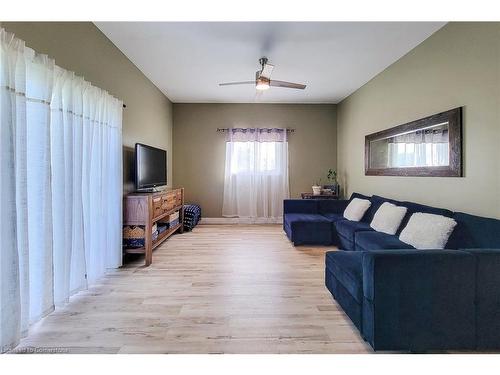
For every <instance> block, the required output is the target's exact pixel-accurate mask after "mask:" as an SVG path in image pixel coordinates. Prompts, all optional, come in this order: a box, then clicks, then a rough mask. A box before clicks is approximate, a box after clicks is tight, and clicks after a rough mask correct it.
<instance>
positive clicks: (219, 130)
mask: <svg viewBox="0 0 500 375" xmlns="http://www.w3.org/2000/svg"><path fill="white" fill-rule="evenodd" d="M249 129H261V128H249ZM264 129H277V128H264ZM229 130H231V129H229V128H217V132H222V133H224V132H228V131H229ZM286 132H287V133H294V132H295V129H288V128H287V129H286Z"/></svg>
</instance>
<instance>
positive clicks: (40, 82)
mask: <svg viewBox="0 0 500 375" xmlns="http://www.w3.org/2000/svg"><path fill="white" fill-rule="evenodd" d="M0 99H1V102H0V119H1V132H0V210H1V215H0V282H1V284H0V352H5V351H7V350H10V349H12V348H13V347H14V346H16V345H17V344H18V343H19V340H20V338H21V337H22V336H23V335H24V334H25V333H26V332H27V331H28V328H29V325H30V324H32V323H34V322H36V321H37V320H39V319H40V318H42V317H43V316H45V315H47V314H48V313H50V312H51V311H53V309H54V308H55V306H57V305H60V304H63V303H65V302H67V301H68V299H69V296H70V295H71V294H73V293H75V292H77V291H79V290H81V289H85V288H87V286H88V284H89V283H92V282H93V281H95V280H96V279H98V278H99V277H100V276H102V275H103V274H104V272H105V270H106V268H116V267H119V266H120V265H121V240H120V238H121V198H122V168H121V167H122V161H121V157H122V156H121V155H122V154H121V144H122V142H121V121H122V119H121V116H122V103H121V102H120V101H119V100H118V99H115V98H113V97H112V96H111V95H109V94H108V93H107V92H105V91H103V90H101V89H98V88H96V87H93V86H92V85H91V84H89V83H88V82H85V81H84V80H83V78H80V77H77V76H75V75H74V74H73V73H72V72H68V71H66V70H64V69H62V68H59V67H58V66H56V65H55V63H54V61H53V60H51V59H49V58H48V57H47V56H45V55H39V54H37V53H36V52H35V51H33V50H32V49H30V48H27V47H26V46H25V44H24V42H23V41H21V40H19V39H17V38H15V37H14V35H13V34H11V33H8V32H6V31H5V30H4V29H0Z"/></svg>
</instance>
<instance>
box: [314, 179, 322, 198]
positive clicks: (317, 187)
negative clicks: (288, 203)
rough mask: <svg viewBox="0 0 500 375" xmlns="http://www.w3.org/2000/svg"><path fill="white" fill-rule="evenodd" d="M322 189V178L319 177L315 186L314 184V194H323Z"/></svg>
mask: <svg viewBox="0 0 500 375" xmlns="http://www.w3.org/2000/svg"><path fill="white" fill-rule="evenodd" d="M321 190H322V187H321V179H319V181H318V182H316V183H315V184H314V185H313V186H312V193H313V195H320V194H321Z"/></svg>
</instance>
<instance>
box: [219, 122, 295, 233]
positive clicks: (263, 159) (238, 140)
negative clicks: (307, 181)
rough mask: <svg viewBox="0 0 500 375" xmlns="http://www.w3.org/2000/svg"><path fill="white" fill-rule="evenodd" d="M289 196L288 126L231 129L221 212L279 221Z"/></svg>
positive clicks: (258, 219) (234, 215) (242, 216)
mask: <svg viewBox="0 0 500 375" xmlns="http://www.w3.org/2000/svg"><path fill="white" fill-rule="evenodd" d="M289 196H290V191H289V185H288V140H287V132H286V129H277V128H273V129H270V128H259V129H256V128H249V129H241V128H232V129H228V131H227V138H226V163H225V173H224V199H223V206H222V215H223V216H224V217H238V218H244V219H249V220H251V221H255V222H263V223H266V222H268V223H280V222H282V220H283V199H285V198H288V197H289Z"/></svg>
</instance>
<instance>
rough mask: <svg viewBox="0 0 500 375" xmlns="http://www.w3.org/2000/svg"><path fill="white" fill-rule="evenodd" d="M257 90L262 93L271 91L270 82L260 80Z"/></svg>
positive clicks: (257, 83) (258, 80)
mask: <svg viewBox="0 0 500 375" xmlns="http://www.w3.org/2000/svg"><path fill="white" fill-rule="evenodd" d="M255 88H256V89H257V90H260V91H264V90H267V89H269V80H267V79H263V78H258V79H257V82H256V84H255Z"/></svg>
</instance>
